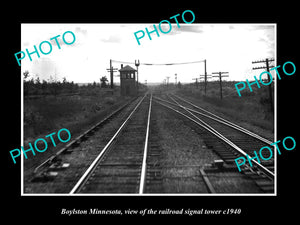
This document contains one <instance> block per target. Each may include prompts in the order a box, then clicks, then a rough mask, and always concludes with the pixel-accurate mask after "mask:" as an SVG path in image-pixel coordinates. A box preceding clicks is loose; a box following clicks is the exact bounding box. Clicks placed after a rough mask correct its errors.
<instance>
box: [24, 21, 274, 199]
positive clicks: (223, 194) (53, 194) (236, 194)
mask: <svg viewBox="0 0 300 225" xmlns="http://www.w3.org/2000/svg"><path fill="white" fill-rule="evenodd" d="M24 24H25V23H24ZM80 24H81V25H82V23H80ZM104 24H105V23H104ZM194 24H197V25H202V24H205V25H227V24H232V25H261V26H264V25H273V26H274V37H275V61H274V62H275V66H277V23H194ZM182 25H184V24H182ZM189 25H193V24H189ZM21 34H22V24H21ZM21 41H22V37H21ZM21 71H22V70H21ZM274 77H275V85H274V93H273V95H274V103H275V104H274V140H275V142H276V141H277V76H274ZM23 120H24V85H23V76H22V72H21V146H24V143H23V142H24V141H23V140H24V129H23V128H24V126H23V125H24V123H23ZM274 153H275V155H274V172H275V179H274V193H265V194H264V193H262V194H259V193H233V194H228V193H219V194H168V193H166V194H113V193H112V194H69V193H66V194H59V193H49V194H42V193H36V194H33V193H24V171H23V170H24V164H23V163H24V155H23V154H21V155H22V157H21V196H203V197H204V196H238V197H239V196H277V152H276V147H275V146H274Z"/></svg>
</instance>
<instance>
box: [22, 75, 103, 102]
mask: <svg viewBox="0 0 300 225" xmlns="http://www.w3.org/2000/svg"><path fill="white" fill-rule="evenodd" d="M23 80H24V96H29V95H55V96H56V95H60V94H74V93H78V92H79V91H80V89H81V88H82V87H80V86H79V85H78V84H76V83H74V81H67V79H66V77H63V78H62V81H59V80H57V79H56V77H53V76H50V78H49V79H48V80H42V81H41V80H40V78H39V77H38V76H37V77H36V78H33V76H31V75H30V74H29V71H25V72H24V73H23ZM100 82H101V83H100V84H99V83H96V82H94V83H93V84H88V85H87V88H91V87H98V88H99V87H101V88H106V87H108V85H107V82H108V80H107V78H106V77H105V76H104V77H101V79H100Z"/></svg>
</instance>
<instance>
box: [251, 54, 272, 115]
mask: <svg viewBox="0 0 300 225" xmlns="http://www.w3.org/2000/svg"><path fill="white" fill-rule="evenodd" d="M272 61H274V59H268V58H266V59H265V60H259V61H253V62H252V64H254V63H266V66H260V67H253V68H252V69H253V70H259V69H267V71H268V73H270V65H269V62H272ZM273 67H274V66H271V68H273ZM269 82H271V80H270V76H268V83H269ZM269 102H270V107H271V112H274V105H273V96H272V84H270V85H269Z"/></svg>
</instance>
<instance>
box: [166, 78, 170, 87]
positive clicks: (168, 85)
mask: <svg viewBox="0 0 300 225" xmlns="http://www.w3.org/2000/svg"><path fill="white" fill-rule="evenodd" d="M166 78H167V86H169V79H170V77H166Z"/></svg>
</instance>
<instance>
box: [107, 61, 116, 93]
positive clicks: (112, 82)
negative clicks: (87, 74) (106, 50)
mask: <svg viewBox="0 0 300 225" xmlns="http://www.w3.org/2000/svg"><path fill="white" fill-rule="evenodd" d="M106 70H107V71H108V72H110V88H111V89H113V88H114V72H117V71H118V68H113V67H112V62H111V59H110V60H109V69H106Z"/></svg>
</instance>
